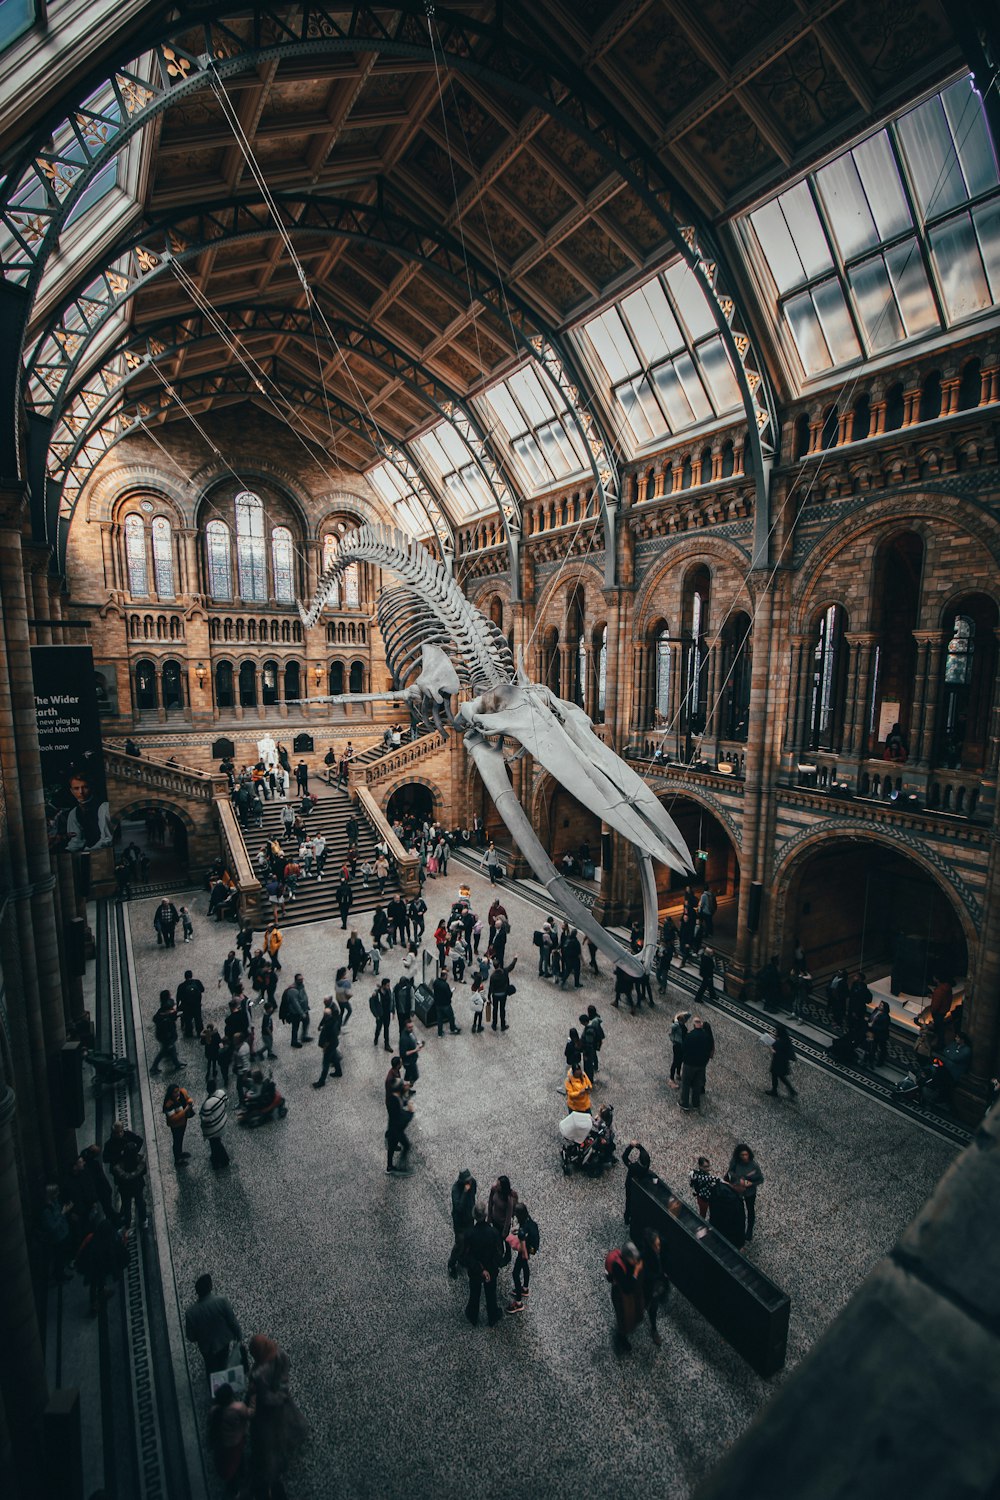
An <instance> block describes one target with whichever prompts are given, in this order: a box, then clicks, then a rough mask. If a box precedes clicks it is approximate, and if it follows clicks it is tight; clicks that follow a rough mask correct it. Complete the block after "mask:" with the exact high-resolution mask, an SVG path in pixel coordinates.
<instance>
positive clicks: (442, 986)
mask: <svg viewBox="0 0 1000 1500" xmlns="http://www.w3.org/2000/svg"><path fill="white" fill-rule="evenodd" d="M431 989H432V991H433V994H434V1005H435V1009H436V1012H437V1029H438V1036H444V1024H445V1022H446V1021H447V1023H448V1030H449V1031H450V1032H451V1033H452V1035H453V1036H457V1035H458V1033H459V1032H460V1031H461V1029H462V1028H461V1026H456V1024H455V1010H454V1007H453V1005H452V1000H453V999H454V995H455V992H454V990H453V989H452V987H451V985H450V984H449V983H448V980H447V978H446V977H445V975H444V974H439V975H438V977H437V978H436V979H435V981H434V983H433V985H432V986H431Z"/></svg>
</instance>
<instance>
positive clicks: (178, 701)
mask: <svg viewBox="0 0 1000 1500" xmlns="http://www.w3.org/2000/svg"><path fill="white" fill-rule="evenodd" d="M163 707H164V708H166V709H171V708H173V709H177V708H183V707H184V689H183V685H182V680H181V665H180V662H177V661H165V662H164V663H163Z"/></svg>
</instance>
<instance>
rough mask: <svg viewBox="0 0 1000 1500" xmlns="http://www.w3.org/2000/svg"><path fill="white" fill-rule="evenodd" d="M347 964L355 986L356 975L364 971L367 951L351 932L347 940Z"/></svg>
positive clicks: (356, 935) (353, 932) (355, 934)
mask: <svg viewBox="0 0 1000 1500" xmlns="http://www.w3.org/2000/svg"><path fill="white" fill-rule="evenodd" d="M347 962H348V964H349V966H350V970H351V978H352V980H353V981H354V983H355V984H357V982H358V975H359V974H360V973H361V971H362V970H363V969H364V966H365V964H366V963H367V962H368V949H367V948H366V947H365V945H364V943H363V942H362V940H361V938H359V937H358V934H357V933H356V932H355V931H353V930H352V932H351V935H350V937H349V938H348V939H347Z"/></svg>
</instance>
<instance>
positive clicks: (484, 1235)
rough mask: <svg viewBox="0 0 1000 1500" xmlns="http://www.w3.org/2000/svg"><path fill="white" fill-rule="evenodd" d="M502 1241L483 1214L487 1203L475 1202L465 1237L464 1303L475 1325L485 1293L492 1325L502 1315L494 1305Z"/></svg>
mask: <svg viewBox="0 0 1000 1500" xmlns="http://www.w3.org/2000/svg"><path fill="white" fill-rule="evenodd" d="M502 1254H503V1241H502V1240H501V1238H500V1234H499V1231H498V1230H497V1229H495V1228H494V1226H493V1225H492V1224H490V1223H489V1222H488V1221H487V1218H486V1205H485V1204H484V1203H482V1202H479V1203H477V1204H476V1206H475V1209H474V1210H473V1222H472V1228H471V1229H470V1230H469V1232H468V1234H467V1236H466V1240H465V1257H466V1270H467V1271H468V1274H469V1300H468V1302H467V1303H466V1305H465V1316H466V1317H467V1318H468V1320H469V1322H470V1323H471V1324H472V1325H473V1327H476V1326H477V1325H478V1323H479V1302H480V1298H481V1297H482V1295H483V1294H484V1293H485V1295H486V1318H487V1321H488V1322H489V1325H490V1327H491V1328H495V1327H496V1325H497V1323H499V1321H500V1318H501V1316H502V1315H501V1312H500V1308H499V1307H498V1306H497V1277H498V1276H499V1274H500V1259H501V1256H502Z"/></svg>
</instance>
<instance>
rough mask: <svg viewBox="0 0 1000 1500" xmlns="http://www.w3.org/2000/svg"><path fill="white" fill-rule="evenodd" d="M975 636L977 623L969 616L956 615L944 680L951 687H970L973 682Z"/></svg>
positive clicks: (946, 659)
mask: <svg viewBox="0 0 1000 1500" xmlns="http://www.w3.org/2000/svg"><path fill="white" fill-rule="evenodd" d="M975 636H976V624H975V621H974V620H970V619H969V616H968V615H956V616H955V623H954V625H953V626H952V631H951V640H950V641H949V642H948V654H947V656H946V657H945V662H944V680H945V682H946V683H947V684H948V686H949V687H968V685H969V683H970V682H971V681H972V652H973V648H974V645H975Z"/></svg>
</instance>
